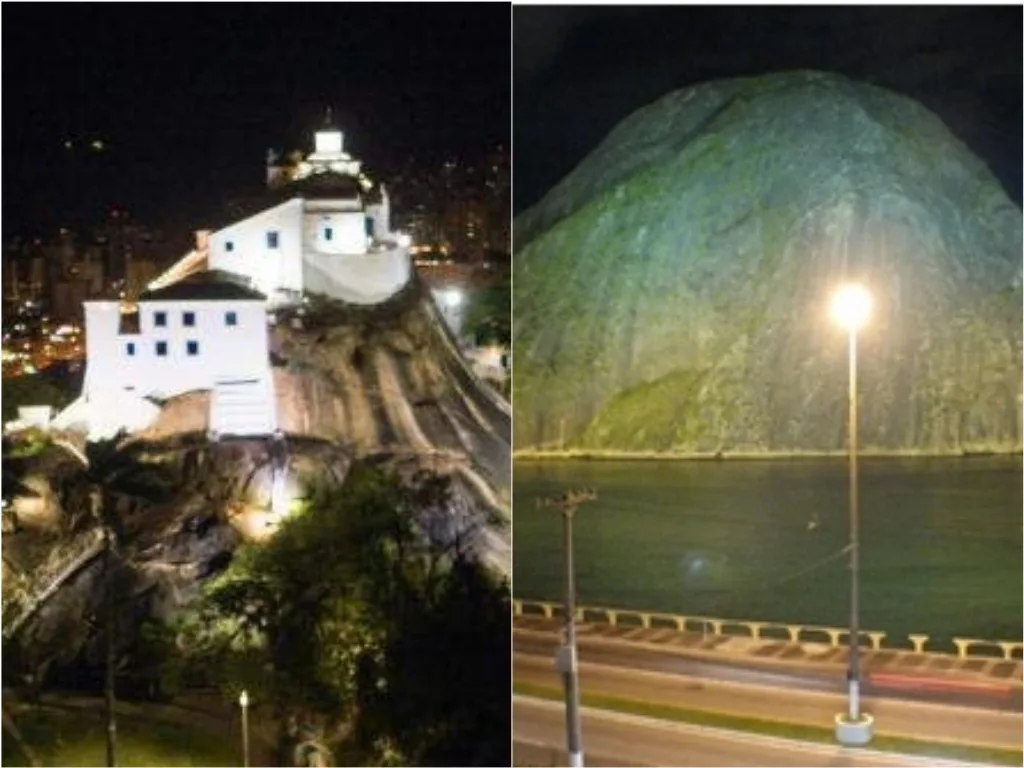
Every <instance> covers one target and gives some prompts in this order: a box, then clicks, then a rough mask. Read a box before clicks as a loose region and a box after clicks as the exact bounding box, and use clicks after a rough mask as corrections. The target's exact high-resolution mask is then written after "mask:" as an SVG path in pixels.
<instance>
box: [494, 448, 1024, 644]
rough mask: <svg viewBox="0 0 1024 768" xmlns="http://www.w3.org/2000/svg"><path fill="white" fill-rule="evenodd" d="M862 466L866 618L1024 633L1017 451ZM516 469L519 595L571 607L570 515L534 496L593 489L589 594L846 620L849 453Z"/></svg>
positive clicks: (586, 535)
mask: <svg viewBox="0 0 1024 768" xmlns="http://www.w3.org/2000/svg"><path fill="white" fill-rule="evenodd" d="M860 466H861V483H860V488H861V499H860V520H861V524H860V531H861V569H862V570H861V617H862V618H861V626H862V627H863V628H864V629H870V630H884V631H887V632H889V633H890V636H893V635H896V636H899V635H903V636H905V635H906V634H907V633H909V632H921V633H926V634H931V635H933V637H934V638H935V639H936V640H940V639H945V638H948V637H950V636H953V635H966V636H973V637H981V638H992V639H1007V640H1012V639H1020V637H1021V634H1022V633H1021V619H1022V609H1021V603H1022V599H1021V591H1022V572H1024V557H1022V551H1024V549H1022V512H1024V499H1022V491H1021V483H1022V472H1021V461H1020V458H1001V457H1000V458H971V459H909V460H893V459H886V460H878V459H876V460H862V461H861V465H860ZM514 477H515V485H514V492H515V496H514V505H515V506H514V509H515V517H514V547H513V565H514V572H513V591H514V593H515V595H516V596H517V597H522V598H548V599H554V600H558V601H560V599H561V595H562V590H563V586H562V585H563V580H562V538H561V521H560V519H559V517H558V515H557V514H556V513H555V512H554V511H552V510H550V509H542V508H538V507H537V504H536V499H537V498H538V497H541V496H545V495H549V494H555V493H560V492H562V491H564V490H566V489H567V488H570V487H576V486H590V487H593V488H595V489H596V490H597V492H598V500H597V501H594V502H590V503H589V504H587V505H585V506H583V507H582V508H581V509H580V511H579V513H578V515H577V517H576V524H575V532H576V537H575V538H576V562H577V587H578V591H579V601H580V604H582V605H605V606H622V607H629V608H647V609H652V610H659V611H666V612H679V613H689V614H704V615H709V616H721V617H727V618H743V619H766V620H773V621H786V620H788V621H794V622H807V623H814V624H826V625H834V626H844V625H846V624H847V623H848V621H849V618H848V617H849V597H848V596H849V569H848V559H847V557H846V556H845V555H843V554H841V550H842V549H843V547H844V546H846V543H847V541H848V535H849V513H848V508H849V507H848V500H847V499H848V497H847V487H848V486H847V483H848V475H847V466H846V463H845V461H843V460H800V461H770V462H769V461H749V462H706V461H700V462H647V461H636V462H606V461H593V462H586V461H559V462H518V461H517V462H516V464H515V475H514ZM815 516H816V517H817V520H818V522H819V524H818V526H817V529H816V530H813V531H812V530H808V524H809V522H810V521H811V520H812V518H814V517H815ZM891 639H892V640H895V639H896V638H895V637H892V638H891Z"/></svg>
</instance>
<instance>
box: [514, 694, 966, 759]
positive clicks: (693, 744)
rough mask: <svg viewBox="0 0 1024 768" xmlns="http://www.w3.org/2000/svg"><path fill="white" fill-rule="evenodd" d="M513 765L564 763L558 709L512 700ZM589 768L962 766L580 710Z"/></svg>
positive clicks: (558, 706)
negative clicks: (638, 767)
mask: <svg viewBox="0 0 1024 768" xmlns="http://www.w3.org/2000/svg"><path fill="white" fill-rule="evenodd" d="M512 706H513V718H514V719H513V722H514V723H515V743H516V758H517V759H516V760H515V761H514V762H515V763H516V764H517V765H565V762H560V761H564V759H565V758H564V752H562V750H563V749H564V744H565V717H564V714H563V710H562V705H561V704H560V703H557V702H548V701H541V700H538V699H531V698H527V697H523V696H516V697H514V699H513V705H512ZM582 731H583V749H584V759H585V762H586V764H587V765H590V766H597V765H679V766H690V765H694V766H709V765H713V766H732V765H735V766H745V765H763V766H776V765H778V766H851V767H859V766H865V767H867V766H943V765H965V763H955V762H949V761H941V760H937V759H935V758H925V757H912V756H908V755H899V754H894V753H890V752H877V751H875V750H870V749H858V750H849V749H843V748H841V747H838V746H830V745H828V744H810V743H806V742H800V741H792V740H789V739H779V738H775V737H771V736H758V735H753V734H748V733H740V732H736V731H728V730H723V729H718V728H708V727H705V726H696V725H689V724H684V723H673V722H667V721H662V720H653V719H650V718H643V717H636V716H634V715H623V714H619V713H617V712H606V711H602V710H595V709H590V708H588V707H584V709H583V712H582Z"/></svg>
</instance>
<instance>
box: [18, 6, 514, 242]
mask: <svg viewBox="0 0 1024 768" xmlns="http://www.w3.org/2000/svg"><path fill="white" fill-rule="evenodd" d="M510 14H511V10H510V8H509V6H507V5H502V4H488V5H467V4H458V5H433V4H430V5H427V4H412V5H401V4H387V5H378V4H359V5H340V4H335V3H315V4H301V3H296V4H261V3H246V4H230V5H228V4H224V5H212V6H211V5H206V4H177V3H175V4H166V5H164V4H155V3H145V4H103V5H91V4H80V3H75V4H73V5H72V4H60V5H52V4H21V3H19V4H11V3H8V4H5V5H4V7H3V19H2V22H3V23H2V26H3V70H4V88H3V190H4V194H3V230H4V236H5V238H6V237H9V236H11V235H13V234H16V233H21V232H24V233H31V232H35V231H38V230H43V231H44V233H45V231H47V230H48V229H49V228H52V227H53V226H55V225H59V224H62V223H65V221H66V222H67V223H70V224H74V221H73V220H74V219H75V218H76V217H78V218H85V219H89V218H92V217H93V216H94V215H95V213H96V212H97V211H102V209H103V208H104V206H107V207H109V206H113V205H119V206H122V207H126V208H128V209H129V210H131V211H132V212H133V213H134V214H135V217H136V218H137V219H142V220H144V221H147V222H149V223H155V224H159V225H162V226H165V227H187V228H189V229H191V228H195V227H197V226H199V225H201V223H202V222H201V221H199V220H197V219H198V218H201V217H202V216H203V215H204V211H205V212H208V211H210V210H211V206H218V205H220V204H222V203H224V202H225V201H226V200H227V199H229V198H230V197H231V196H232V195H234V194H244V193H246V192H248V191H250V190H251V189H252V188H253V187H255V188H257V189H258V188H259V186H260V185H261V184H262V183H263V181H264V174H265V169H264V163H265V156H266V151H267V149H268V148H271V147H273V148H276V149H294V148H302V149H306V150H309V149H311V141H312V130H314V129H315V128H316V127H318V126H319V124H320V123H321V121H322V120H323V114H324V108H325V107H326V106H331V107H333V109H334V115H335V121H336V122H337V123H338V124H339V126H340V127H341V128H342V129H343V130H344V131H345V133H346V139H345V141H346V149H348V150H350V151H351V152H352V153H353V154H354V155H355V156H356V157H359V158H360V159H362V160H364V161H365V163H366V165H367V168H368V170H369V171H370V172H371V174H372V173H373V172H374V170H377V175H378V176H381V175H384V174H387V173H389V172H394V170H395V169H397V168H399V167H401V165H402V164H403V163H404V162H405V161H406V160H407V158H410V157H412V158H415V159H416V160H417V161H418V162H421V163H432V162H437V161H438V160H439V159H442V158H446V157H449V156H453V157H457V158H462V159H468V160H472V159H474V158H475V157H478V156H481V155H483V154H484V153H485V152H486V151H487V150H488V149H490V148H492V147H493V146H495V145H497V144H503V145H505V146H506V147H507V146H508V144H509V138H510V120H511V112H510V95H511V84H510V80H511V65H510V47H511V24H510ZM94 139H99V140H101V141H103V142H104V143H105V144H104V146H105V149H104V150H103V151H102V152H96V151H93V150H91V149H89V148H88V145H89V143H90V142H91V141H92V140H94ZM66 140H71V141H72V142H73V148H72V149H71V150H67V149H65V148H64V146H63V144H64V142H65V141H66Z"/></svg>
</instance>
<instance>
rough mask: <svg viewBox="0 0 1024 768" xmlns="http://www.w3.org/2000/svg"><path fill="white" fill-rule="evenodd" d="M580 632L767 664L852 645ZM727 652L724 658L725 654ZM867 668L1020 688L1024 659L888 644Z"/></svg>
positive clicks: (554, 628)
mask: <svg viewBox="0 0 1024 768" xmlns="http://www.w3.org/2000/svg"><path fill="white" fill-rule="evenodd" d="M513 627H514V629H516V630H524V631H532V632H543V633H546V634H557V633H559V632H561V630H562V622H561V620H560V619H545V618H542V617H540V616H516V617H515V618H514V619H513ZM576 631H577V634H578V635H579V636H580V637H581V638H584V637H593V638H601V639H605V640H615V641H622V642H628V643H636V644H639V645H644V646H648V647H652V648H657V649H659V650H663V651H664V650H669V651H677V652H679V653H681V654H685V655H687V656H694V657H703V658H708V659H715V658H717V659H718V660H720V661H725V660H727V658H728V659H732V660H734V661H742V663H744V664H747V663H751V664H757V665H759V666H760V665H764V666H773V665H799V666H802V667H808V666H810V667H817V668H821V669H830V670H837V671H838V670H840V669H843V668H845V666H846V663H847V649H846V648H845V647H840V648H833V647H831V646H829V645H827V644H824V643H820V644H819V643H790V642H785V641H782V640H767V639H762V640H754V639H752V638H749V637H730V636H720V635H714V634H710V633H709V634H707V635H702V634H699V633H695V632H679V631H676V630H674V629H664V628H650V629H644V628H643V627H623V626H615V627H613V626H611V625H609V624H598V623H586V622H584V623H580V624H577V630H576ZM723 657H724V658H723ZM861 660H862V661H861V663H862V666H863V669H864V670H865V671H866V672H867V673H869V674H871V675H873V676H875V677H877V678H879V679H886V680H887V682H889V683H890V684H891V685H893V686H898V685H899V684H900V681H901V680H902V679H905V680H906V681H907V682H908V683H915V684H917V683H919V678H923V677H927V678H928V679H929V680H930V681H932V684H933V685H936V686H941V685H942V684H943V682H944V681H946V682H948V683H949V684H950V687H952V688H958V689H964V688H977V689H978V690H979V691H984V690H985V689H990V690H993V691H995V690H997V689H998V690H999V691H1003V692H1005V691H1006V689H1008V688H1013V687H1015V688H1016V689H1018V690H1019V689H1020V687H1021V680H1022V671H1024V665H1022V663H1021V662H1020V661H1016V660H1004V659H996V658H992V659H977V658H975V659H958V658H957V657H955V656H951V655H946V654H940V653H927V652H926V653H916V652H914V651H909V650H906V651H905V650H896V649H882V650H878V651H872V650H868V649H866V648H865V649H862V650H861Z"/></svg>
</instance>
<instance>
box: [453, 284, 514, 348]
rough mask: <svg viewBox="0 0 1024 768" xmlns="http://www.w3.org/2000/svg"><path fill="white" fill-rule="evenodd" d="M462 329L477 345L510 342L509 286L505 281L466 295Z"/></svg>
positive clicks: (510, 293) (510, 294) (510, 311)
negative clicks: (464, 317) (467, 300)
mask: <svg viewBox="0 0 1024 768" xmlns="http://www.w3.org/2000/svg"><path fill="white" fill-rule="evenodd" d="M464 327H465V329H466V330H467V331H468V332H469V333H470V334H471V335H472V336H473V338H474V339H475V340H476V343H477V344H478V345H481V346H483V345H485V344H492V343H495V344H501V345H503V346H508V345H509V344H510V343H511V341H512V283H511V281H510V280H508V279H505V280H502V281H501V282H500V283H495V284H494V285H490V286H488V287H487V288H484V289H482V290H480V291H475V292H473V293H472V294H470V297H469V306H468V307H467V308H466V319H465V323H464Z"/></svg>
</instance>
